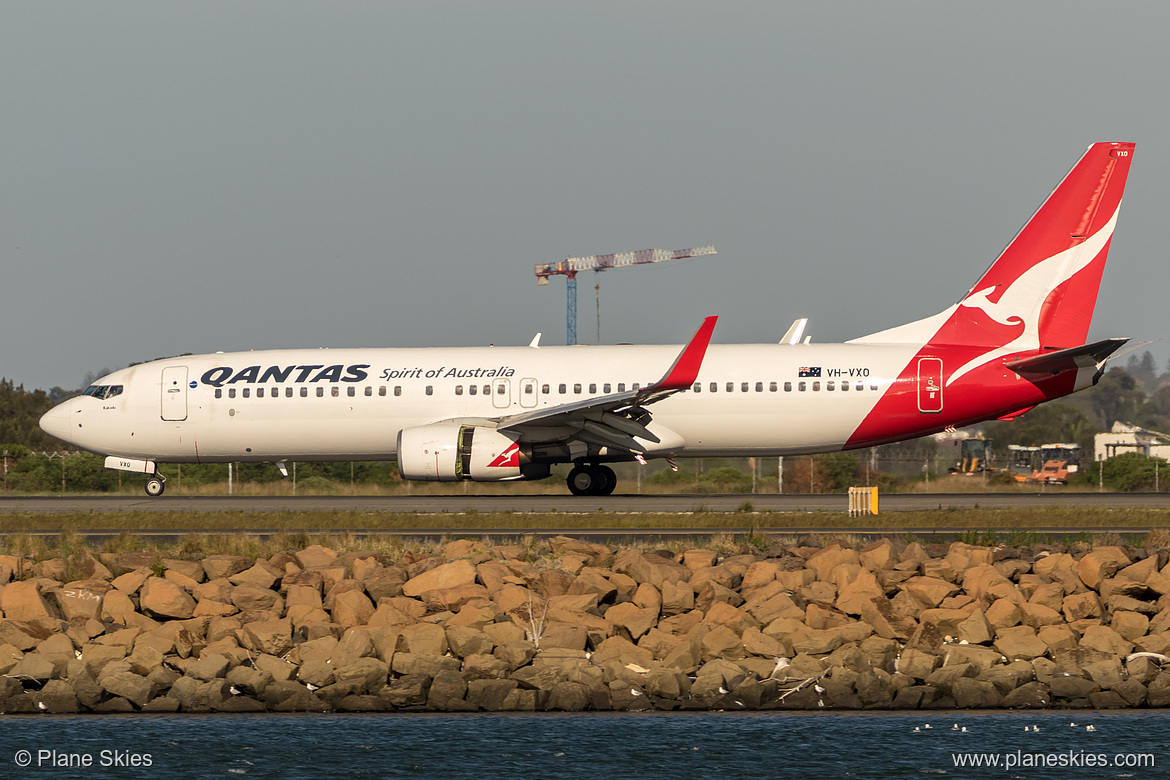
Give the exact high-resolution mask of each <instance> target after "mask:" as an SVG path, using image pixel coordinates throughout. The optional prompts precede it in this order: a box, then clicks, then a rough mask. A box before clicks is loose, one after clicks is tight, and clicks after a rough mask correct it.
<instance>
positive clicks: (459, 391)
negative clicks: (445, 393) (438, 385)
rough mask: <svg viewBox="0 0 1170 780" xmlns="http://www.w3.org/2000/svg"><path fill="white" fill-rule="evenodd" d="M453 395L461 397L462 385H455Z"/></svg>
mask: <svg viewBox="0 0 1170 780" xmlns="http://www.w3.org/2000/svg"><path fill="white" fill-rule="evenodd" d="M455 395H463V385H455Z"/></svg>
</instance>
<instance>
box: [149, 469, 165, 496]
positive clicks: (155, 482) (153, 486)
mask: <svg viewBox="0 0 1170 780" xmlns="http://www.w3.org/2000/svg"><path fill="white" fill-rule="evenodd" d="M166 489H167V479H166V477H164V476H163V475H162V474H155V475H153V476H150V477H147V479H146V495H148V496H150V497H151V498H157V497H158V496H161V495H162V494H163V491H164V490H166Z"/></svg>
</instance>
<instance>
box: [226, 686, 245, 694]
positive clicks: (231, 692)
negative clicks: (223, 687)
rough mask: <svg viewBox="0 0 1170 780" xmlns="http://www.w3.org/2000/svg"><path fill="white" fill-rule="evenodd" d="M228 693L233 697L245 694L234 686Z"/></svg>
mask: <svg viewBox="0 0 1170 780" xmlns="http://www.w3.org/2000/svg"><path fill="white" fill-rule="evenodd" d="M228 693H230V694H231V695H232V696H239V695H240V694H241V693H243V691H241V690H240V689H239V688H237V687H236V686H234V685H232V686H230V687H229V688H228Z"/></svg>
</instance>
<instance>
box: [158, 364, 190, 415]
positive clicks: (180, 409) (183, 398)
mask: <svg viewBox="0 0 1170 780" xmlns="http://www.w3.org/2000/svg"><path fill="white" fill-rule="evenodd" d="M162 418H163V419H164V420H173V421H179V420H186V419H187V367H186V366H167V367H166V368H164V369H163V372H162Z"/></svg>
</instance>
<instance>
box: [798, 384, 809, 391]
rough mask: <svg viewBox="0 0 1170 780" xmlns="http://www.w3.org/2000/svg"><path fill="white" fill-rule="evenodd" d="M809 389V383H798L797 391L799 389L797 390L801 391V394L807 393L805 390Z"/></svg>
mask: <svg viewBox="0 0 1170 780" xmlns="http://www.w3.org/2000/svg"><path fill="white" fill-rule="evenodd" d="M807 387H808V383H807V382H797V383H796V389H797V390H799V391H800V392H802V393H803V392H804V391H805V389H806V388H807Z"/></svg>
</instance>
